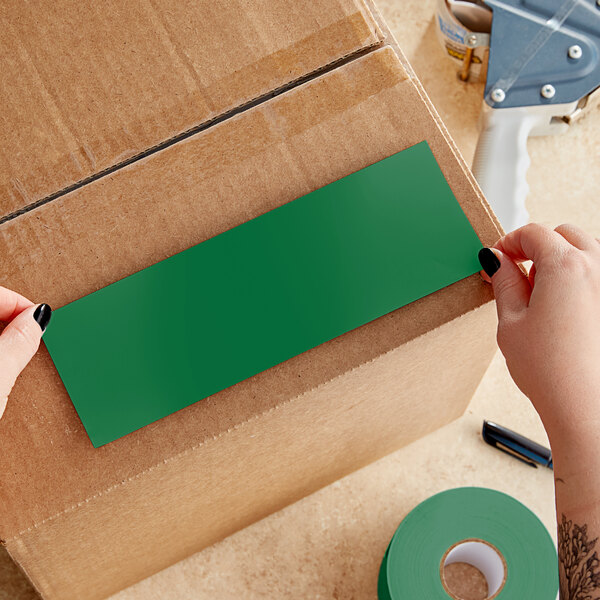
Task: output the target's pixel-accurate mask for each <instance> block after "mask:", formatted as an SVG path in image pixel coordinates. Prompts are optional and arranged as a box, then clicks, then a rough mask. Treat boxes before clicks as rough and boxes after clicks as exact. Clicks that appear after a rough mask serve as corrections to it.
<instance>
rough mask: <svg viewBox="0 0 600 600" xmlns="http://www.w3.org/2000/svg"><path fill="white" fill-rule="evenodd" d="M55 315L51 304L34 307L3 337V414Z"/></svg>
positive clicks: (0, 344) (0, 355)
mask: <svg viewBox="0 0 600 600" xmlns="http://www.w3.org/2000/svg"><path fill="white" fill-rule="evenodd" d="M51 312H52V311H51V310H50V307H49V306H48V305H47V304H40V305H38V306H30V307H29V308H26V309H25V310H23V311H22V312H21V313H19V314H18V315H17V316H16V317H15V318H14V319H13V320H12V321H11V322H10V323H9V324H8V325H7V326H6V327H5V328H4V331H3V332H2V335H0V411H2V413H3V412H4V408H5V407H6V400H7V398H8V395H9V394H10V391H11V390H12V388H13V386H14V384H15V381H16V380H17V377H18V376H19V373H21V371H22V370H23V369H24V368H25V367H26V366H27V363H28V362H29V361H30V360H31V357H32V356H33V355H34V354H35V353H36V351H37V349H38V347H39V345H40V339H41V338H42V333H43V330H44V329H45V328H46V325H47V324H48V321H49V320H50V314H51ZM0 416H1V414H0Z"/></svg>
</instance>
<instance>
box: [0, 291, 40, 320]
mask: <svg viewBox="0 0 600 600" xmlns="http://www.w3.org/2000/svg"><path fill="white" fill-rule="evenodd" d="M29 306H33V302H31V300H27V298H25V296H21V294H17V292H13V291H12V290H9V289H7V288H5V287H2V286H0V321H10V320H12V319H13V318H14V317H16V316H17V315H18V314H19V313H20V312H22V311H23V310H25V309H26V308H28V307H29Z"/></svg>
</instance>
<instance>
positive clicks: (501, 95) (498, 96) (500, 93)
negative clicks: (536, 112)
mask: <svg viewBox="0 0 600 600" xmlns="http://www.w3.org/2000/svg"><path fill="white" fill-rule="evenodd" d="M599 1H600V0H599ZM490 96H491V98H492V100H493V101H494V102H504V99H505V98H506V93H505V92H504V90H501V89H500V88H496V89H495V90H493V91H492V93H491V94H490Z"/></svg>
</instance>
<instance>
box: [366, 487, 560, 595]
mask: <svg viewBox="0 0 600 600" xmlns="http://www.w3.org/2000/svg"><path fill="white" fill-rule="evenodd" d="M449 562H466V563H470V564H472V565H474V566H476V567H477V568H478V569H479V570H480V571H481V572H482V573H483V575H485V577H486V580H487V581H488V587H489V594H488V598H493V599H494V600H520V599H522V598H527V599H528V600H555V599H556V597H557V592H558V568H557V555H556V548H555V546H554V543H553V541H552V538H551V537H550V534H549V533H548V531H547V530H546V528H545V527H544V525H543V524H542V523H541V521H540V520H539V519H538V518H537V517H536V516H535V515H534V514H533V513H532V512H531V511H530V510H529V509H528V508H526V507H525V506H523V504H521V503H520V502H518V501H517V500H515V499H514V498H511V497H510V496H507V495H506V494H503V493H501V492H497V491H494V490H489V489H484V488H475V487H470V488H468V487H467V488H457V489H453V490H448V491H445V492H442V493H440V494H437V495H435V496H432V497H431V498H429V499H427V500H425V501H424V502H422V503H421V504H419V506H417V507H416V508H415V509H414V510H413V511H412V512H410V513H409V514H408V516H407V517H406V518H405V519H404V520H403V521H402V523H400V526H399V527H398V529H397V530H396V533H395V534H394V536H393V537H392V540H391V542H390V544H389V546H388V548H387V550H386V553H385V556H384V557H383V561H382V563H381V569H380V571H379V581H378V597H379V600H421V599H423V600H448V599H449V598H453V596H452V595H451V593H450V592H448V591H446V589H445V588H444V584H443V583H442V571H443V567H444V564H448V563H449Z"/></svg>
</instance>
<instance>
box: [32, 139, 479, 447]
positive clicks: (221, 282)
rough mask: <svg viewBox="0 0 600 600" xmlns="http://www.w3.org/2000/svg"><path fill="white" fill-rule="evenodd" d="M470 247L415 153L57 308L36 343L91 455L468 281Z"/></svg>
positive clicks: (429, 163)
mask: <svg viewBox="0 0 600 600" xmlns="http://www.w3.org/2000/svg"><path fill="white" fill-rule="evenodd" d="M480 248H481V243H480V241H479V239H478V238H477V235H476V234H475V232H474V231H473V229H472V227H471V225H470V224H469V222H468V220H467V218H466V217H465V215H464V213H463V211H462V209H461V207H460V205H459V204H458V202H457V201H456V199H455V197H454V195H453V194H452V191H451V190H450V188H449V186H448V184H447V182H446V180H445V179H444V176H443V175H442V172H441V171H440V169H439V167H438V165H437V163H436V161H435V158H434V156H433V154H432V153H431V151H430V149H429V146H428V145H427V143H426V142H422V143H420V144H417V145H416V146H413V147H412V148H409V149H407V150H405V151H403V152H400V153H398V154H395V155H394V156H390V157H389V158H386V159H385V160H382V161H380V162H378V163H375V164H373V165H371V166H369V167H367V168H365V169H362V170H360V171H357V172H356V173H353V174H352V175H348V176H347V177H345V178H343V179H341V180H339V181H336V182H334V183H331V184H330V185H327V186H325V187H323V188H321V189H318V190H316V191H314V192H312V193H310V194H307V195H306V196H303V197H301V198H298V199H297V200H294V201H293V202H290V203H288V204H285V205H284V206H281V207H280V208H277V209H275V210H272V211H270V212H268V213H266V214H264V215H261V216H260V217H257V218H256V219H253V220H251V221H248V222H247V223H244V224H242V225H239V226H238V227H235V228H233V229H231V230H229V231H226V232H224V233H222V234H220V235H218V236H216V237H214V238H212V239H209V240H207V241H205V242H203V243H201V244H198V245H197V246H194V247H192V248H189V249H188V250H185V251H184V252H181V253H179V254H176V255H174V256H172V257H170V258H168V259H166V260H163V261H162V262H159V263H157V264H155V265H153V266H151V267H148V268H147V269H144V270H142V271H139V272H138V273H135V274H133V275H131V276H129V277H127V278H125V279H122V280H121V281H117V282H116V283H113V284H112V285H109V286H108V287H105V288H103V289H101V290H98V291H97V292H94V293H93V294H90V295H88V296H85V297H83V298H81V299H79V300H76V301H74V302H72V303H70V304H68V305H66V306H63V307H62V308H59V309H58V310H56V311H54V313H53V317H52V322H51V324H50V326H49V328H48V330H47V331H46V333H45V335H44V340H45V342H46V346H47V347H48V350H49V351H50V354H51V356H52V359H53V360H54V363H55V365H56V368H57V369H58V372H59V374H60V376H61V378H62V380H63V382H64V384H65V387H66V388H67V391H68V393H69V395H70V397H71V400H72V401H73V404H74V405H75V408H76V409H77V412H78V413H79V416H80V417H81V420H82V422H83V425H84V426H85V428H86V430H87V432H88V434H89V436H90V439H91V441H92V443H93V444H94V446H96V447H97V446H101V445H103V444H106V443H108V442H110V441H112V440H115V439H117V438H119V437H121V436H124V435H126V434H127V433H130V432H132V431H134V430H136V429H139V428H140V427H143V426H144V425H147V424H148V423H151V422H153V421H156V420H157V419H160V418H162V417H164V416H166V415H168V414H170V413H173V412H175V411H177V410H180V409H181V408H184V407H185V406H188V405H190V404H192V403H194V402H197V401H198V400H201V399H202V398H206V397H207V396H210V395H211V394H215V393H217V392H218V391H220V390H222V389H224V388H227V387H229V386H232V385H234V384H236V383H238V382H239V381H242V380H244V379H246V378H248V377H251V376H252V375H255V374H256V373H259V372H261V371H264V370H266V369H269V368H270V367H272V366H274V365H276V364H278V363H281V362H283V361H285V360H287V359H288V358H291V357H292V356H296V355H298V354H301V353H302V352H305V351H306V350H309V349H310V348H314V347H315V346H318V345H319V344H322V343H323V342H326V341H328V340H331V339H332V338H335V337H336V336H339V335H341V334H343V333H345V332H347V331H350V330H351V329H354V328H356V327H360V326H361V325H363V324H365V323H368V322H369V321H372V320H373V319H377V318H378V317H381V316H382V315H384V314H386V313H389V312H391V311H393V310H396V309H397V308H399V307H401V306H404V305H405V304H408V303H409V302H412V301H414V300H417V299H418V298H421V297H422V296H425V295H427V294H430V293H432V292H434V291H436V290H438V289H440V288H443V287H445V286H447V285H449V284H451V283H454V282H455V281H458V280H459V279H462V278H464V277H467V276H468V275H471V274H473V273H475V272H477V271H478V270H479V269H480V265H479V262H478V260H477V252H478V251H479V249H480ZM401 376H402V375H401V374H400V373H399V374H398V377H401Z"/></svg>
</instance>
